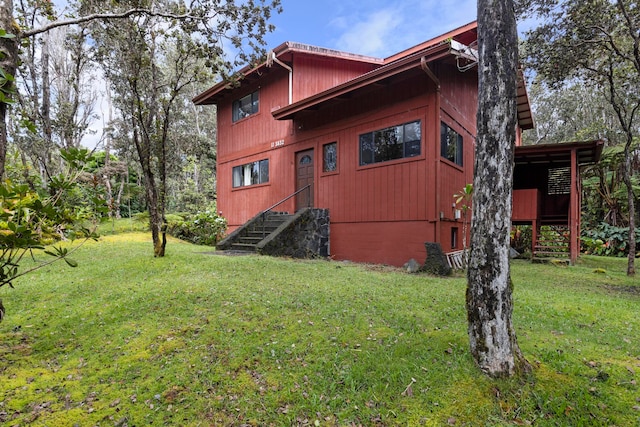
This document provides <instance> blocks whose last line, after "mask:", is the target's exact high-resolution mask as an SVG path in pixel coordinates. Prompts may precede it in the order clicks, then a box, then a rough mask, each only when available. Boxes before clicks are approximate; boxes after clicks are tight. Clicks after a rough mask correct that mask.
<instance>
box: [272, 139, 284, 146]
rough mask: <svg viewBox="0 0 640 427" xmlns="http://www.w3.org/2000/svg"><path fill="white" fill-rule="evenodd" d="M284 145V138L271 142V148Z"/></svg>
mask: <svg viewBox="0 0 640 427" xmlns="http://www.w3.org/2000/svg"><path fill="white" fill-rule="evenodd" d="M282 146H284V139H279V140H277V141H273V142H272V143H271V148H278V147H282Z"/></svg>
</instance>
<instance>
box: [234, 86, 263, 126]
mask: <svg viewBox="0 0 640 427" xmlns="http://www.w3.org/2000/svg"><path fill="white" fill-rule="evenodd" d="M259 106H260V98H259V96H258V91H255V92H253V93H250V94H249V95H247V96H245V97H243V98H240V99H236V100H235V101H233V121H234V122H237V121H238V120H240V119H244V118H245V117H249V116H250V115H252V114H255V113H257V112H258V107H259Z"/></svg>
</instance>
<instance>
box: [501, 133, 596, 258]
mask: <svg viewBox="0 0 640 427" xmlns="http://www.w3.org/2000/svg"><path fill="white" fill-rule="evenodd" d="M603 146H604V142H603V141H601V140H598V141H588V142H571V143H559V144H541V145H529V146H521V147H516V150H515V168H514V173H513V214H512V223H513V225H531V226H532V227H531V228H532V248H531V251H532V253H533V255H534V257H535V256H536V255H537V254H542V255H553V254H554V253H564V254H565V255H566V254H567V253H568V255H569V259H570V262H571V263H572V264H573V263H575V262H576V260H577V258H578V254H579V253H580V207H581V203H582V185H581V184H582V183H581V179H580V171H581V168H582V167H583V166H586V165H590V164H594V163H597V162H598V161H599V160H600V156H601V154H602V148H603ZM543 225H551V226H557V227H558V229H560V230H563V231H562V233H561V234H562V236H561V237H562V238H563V239H564V241H565V242H566V243H567V244H566V246H565V247H566V252H564V251H562V250H559V249H558V248H559V246H561V245H560V244H557V245H556V244H554V245H552V244H551V243H549V242H546V243H544V244H543V243H541V242H540V241H539V239H540V227H542V226H543Z"/></svg>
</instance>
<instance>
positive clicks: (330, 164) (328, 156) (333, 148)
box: [322, 142, 338, 172]
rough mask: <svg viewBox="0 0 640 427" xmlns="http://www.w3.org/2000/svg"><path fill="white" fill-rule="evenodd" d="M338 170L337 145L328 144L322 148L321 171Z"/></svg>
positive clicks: (335, 143)
mask: <svg viewBox="0 0 640 427" xmlns="http://www.w3.org/2000/svg"><path fill="white" fill-rule="evenodd" d="M337 170H338V143H337V142H330V143H329V144H324V145H323V146H322V171H323V172H335V171H337Z"/></svg>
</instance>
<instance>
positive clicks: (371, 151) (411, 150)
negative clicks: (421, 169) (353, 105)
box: [360, 120, 422, 166]
mask: <svg viewBox="0 0 640 427" xmlns="http://www.w3.org/2000/svg"><path fill="white" fill-rule="evenodd" d="M421 142H422V129H421V127H420V120H417V121H415V122H410V123H405V124H402V125H398V126H392V127H388V128H386V129H380V130H376V131H373V132H369V133H365V134H362V135H360V166H364V165H370V164H373V163H379V162H386V161H389V160H395V159H402V158H405V157H414V156H419V155H420V146H421Z"/></svg>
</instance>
